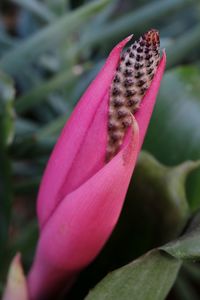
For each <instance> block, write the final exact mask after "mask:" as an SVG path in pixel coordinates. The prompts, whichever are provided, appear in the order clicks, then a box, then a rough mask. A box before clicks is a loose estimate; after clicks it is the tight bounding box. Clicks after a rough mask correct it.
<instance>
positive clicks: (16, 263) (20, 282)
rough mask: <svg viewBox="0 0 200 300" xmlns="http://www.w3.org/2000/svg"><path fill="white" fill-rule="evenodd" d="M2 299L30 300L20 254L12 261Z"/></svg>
mask: <svg viewBox="0 0 200 300" xmlns="http://www.w3.org/2000/svg"><path fill="white" fill-rule="evenodd" d="M2 300H28V290H27V284H26V279H25V277H24V272H23V269H22V266H21V258H20V254H17V255H16V256H15V257H14V259H13V260H12V262H11V265H10V269H9V273H8V279H7V284H6V289H5V292H4V295H3V299H2Z"/></svg>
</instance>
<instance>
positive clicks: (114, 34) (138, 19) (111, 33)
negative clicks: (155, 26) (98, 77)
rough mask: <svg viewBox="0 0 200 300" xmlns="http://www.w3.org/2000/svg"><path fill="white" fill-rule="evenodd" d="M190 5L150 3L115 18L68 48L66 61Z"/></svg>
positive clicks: (184, 1) (174, 0) (186, 0)
mask: <svg viewBox="0 0 200 300" xmlns="http://www.w3.org/2000/svg"><path fill="white" fill-rule="evenodd" d="M191 3H193V0H163V1H161V2H159V5H158V3H157V1H153V2H150V3H148V4H146V5H144V6H142V7H141V8H139V9H137V10H134V11H132V12H130V13H127V14H125V15H124V16H122V17H120V18H117V19H116V20H115V21H113V22H110V23H106V24H105V25H104V26H102V27H101V30H98V32H97V30H96V31H95V30H91V32H89V33H88V34H87V35H84V36H83V38H82V39H81V40H80V43H77V44H76V45H74V46H72V47H71V48H69V50H68V51H67V56H68V59H71V57H73V56H74V55H77V54H78V53H80V51H82V49H84V48H86V47H91V46H96V45H100V44H102V45H104V48H105V47H106V44H108V45H110V44H109V43H110V42H112V44H114V43H116V42H117V41H119V39H121V38H124V36H126V35H128V34H131V33H134V34H136V33H138V32H140V33H141V28H142V31H145V30H147V29H149V27H150V26H152V23H153V22H155V21H158V20H161V19H163V18H164V17H166V16H169V15H170V14H173V13H175V12H177V11H178V12H180V10H181V9H182V8H184V7H187V6H189V5H191ZM97 28H98V27H97Z"/></svg>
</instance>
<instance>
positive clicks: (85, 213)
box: [29, 121, 139, 300]
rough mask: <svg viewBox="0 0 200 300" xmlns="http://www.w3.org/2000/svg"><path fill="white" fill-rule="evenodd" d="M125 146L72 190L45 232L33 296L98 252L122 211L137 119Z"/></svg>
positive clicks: (43, 296) (44, 295)
mask: <svg viewBox="0 0 200 300" xmlns="http://www.w3.org/2000/svg"><path fill="white" fill-rule="evenodd" d="M134 124H135V125H134V126H135V128H134V133H132V131H131V130H129V132H128V134H127V138H126V141H125V143H124V146H123V149H122V150H121V151H120V152H119V153H118V154H117V155H116V156H115V157H114V158H113V159H112V160H111V161H110V162H109V163H108V164H106V165H105V166H104V167H103V168H102V169H101V170H99V171H98V172H97V173H96V174H95V175H94V176H92V177H91V178H89V179H88V180H87V181H86V182H85V183H84V184H82V185H81V186H80V187H79V188H78V189H76V190H75V191H73V192H72V193H70V194H68V195H67V196H66V197H65V198H64V200H63V201H62V202H61V203H60V205H59V206H58V208H57V209H56V211H55V212H54V214H53V215H52V216H51V218H50V219H49V220H48V223H47V224H46V226H45V227H44V228H43V230H42V232H41V237H40V240H39V245H38V249H37V253H36V257H35V262H34V265H33V267H32V270H31V273H30V275H29V288H30V295H31V299H33V300H36V299H46V298H48V295H52V293H53V292H54V291H56V290H57V288H58V286H59V287H60V283H61V282H63V279H65V280H66V281H65V282H67V280H68V279H69V278H73V276H75V274H76V273H78V272H80V270H81V269H83V268H84V267H85V266H87V265H88V264H89V263H90V262H91V261H92V260H93V259H94V258H95V257H96V256H97V254H98V253H99V251H100V250H101V249H102V247H103V246H104V244H105V242H106V241H107V239H108V238H109V236H110V234H111V232H112V230H113V228H114V226H115V224H116V222H117V220H118V217H119V214H120V212H121V208H122V205H123V202H124V198H125V195H126V191H127V188H128V184H129V181H130V178H131V175H132V172H133V169H134V166H135V163H136V159H137V156H138V152H139V132H138V127H137V123H136V122H135V121H134Z"/></svg>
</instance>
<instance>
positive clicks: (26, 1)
mask: <svg viewBox="0 0 200 300" xmlns="http://www.w3.org/2000/svg"><path fill="white" fill-rule="evenodd" d="M12 2H14V3H16V4H18V5H20V6H21V7H23V8H25V9H27V10H29V11H30V12H31V13H33V14H34V15H36V16H37V17H39V18H41V19H42V20H44V21H46V22H52V21H53V20H55V17H56V16H55V15H54V13H53V12H52V11H50V10H49V9H48V8H47V6H45V5H44V4H42V3H41V2H39V1H37V0H12Z"/></svg>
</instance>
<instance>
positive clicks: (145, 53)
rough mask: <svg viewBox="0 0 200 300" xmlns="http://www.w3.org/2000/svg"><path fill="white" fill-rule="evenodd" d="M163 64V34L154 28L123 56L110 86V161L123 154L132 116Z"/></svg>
mask: <svg viewBox="0 0 200 300" xmlns="http://www.w3.org/2000/svg"><path fill="white" fill-rule="evenodd" d="M159 61H160V40H159V33H158V32H157V31H156V30H154V29H152V30H150V31H148V32H146V33H145V34H144V35H143V36H141V37H140V38H139V40H138V41H135V42H134V43H133V44H132V45H131V46H130V47H129V48H128V49H127V50H126V51H125V52H124V53H123V54H122V56H121V59H120V62H119V65H118V67H117V69H116V74H115V76H114V78H113V81H112V84H111V87H110V97H109V112H108V143H107V151H106V161H107V162H108V161H109V160H110V159H112V158H113V156H114V155H115V154H116V153H117V152H118V151H119V148H120V146H121V144H122V142H123V139H124V135H125V133H126V130H127V128H128V127H129V126H130V125H131V123H132V117H131V114H133V115H134V113H135V112H136V111H137V110H138V109H139V107H140V103H141V101H142V99H143V97H144V95H145V93H146V91H147V90H148V88H149V86H150V84H151V82H152V79H153V77H154V74H155V72H156V70H157V66H158V64H159Z"/></svg>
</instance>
